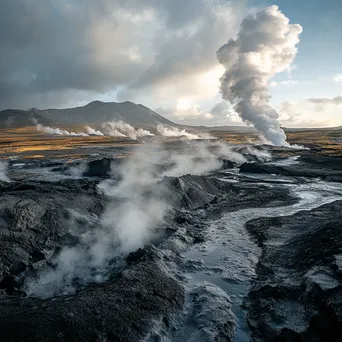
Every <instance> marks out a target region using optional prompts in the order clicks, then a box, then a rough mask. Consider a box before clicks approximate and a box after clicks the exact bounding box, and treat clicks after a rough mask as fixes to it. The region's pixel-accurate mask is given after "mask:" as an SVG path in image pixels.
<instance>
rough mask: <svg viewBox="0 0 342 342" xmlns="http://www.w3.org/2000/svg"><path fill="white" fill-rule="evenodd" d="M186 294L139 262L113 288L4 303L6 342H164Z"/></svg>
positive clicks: (1, 322)
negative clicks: (146, 340) (162, 333)
mask: <svg viewBox="0 0 342 342" xmlns="http://www.w3.org/2000/svg"><path fill="white" fill-rule="evenodd" d="M183 301H184V290H183V288H182V286H180V285H179V283H177V282H176V281H175V280H174V279H172V278H170V277H169V276H167V275H166V274H165V273H164V272H162V270H161V269H160V267H159V266H158V263H157V262H154V261H141V262H137V263H135V264H133V265H131V267H129V268H127V269H126V270H124V271H123V272H122V274H121V276H120V277H119V278H118V279H116V280H113V281H112V282H110V283H106V284H103V285H97V286H93V287H88V288H86V289H84V290H82V291H80V292H79V293H77V294H76V295H74V296H64V297H58V298H54V299H50V300H41V299H37V298H21V299H17V298H8V299H4V300H2V301H0V339H1V340H2V341H36V342H43V341H56V342H57V341H70V342H71V341H122V342H124V341H127V342H133V341H141V340H142V339H144V338H147V337H149V340H153V341H158V340H159V339H160V336H159V333H158V331H155V332H154V333H151V330H152V328H153V327H154V324H158V325H161V326H162V327H161V326H159V327H158V328H159V329H161V328H162V329H163V330H165V331H167V330H168V329H169V327H170V322H171V320H172V316H173V315H174V314H176V313H177V311H178V310H180V309H181V308H182V306H183Z"/></svg>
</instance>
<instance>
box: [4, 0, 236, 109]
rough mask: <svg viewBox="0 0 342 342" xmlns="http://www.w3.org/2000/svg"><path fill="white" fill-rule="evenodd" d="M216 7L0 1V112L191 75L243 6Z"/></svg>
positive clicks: (150, 0)
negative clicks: (6, 109) (10, 108)
mask: <svg viewBox="0 0 342 342" xmlns="http://www.w3.org/2000/svg"><path fill="white" fill-rule="evenodd" d="M219 3H220V2H219V1H215V0H209V1H208V0H188V1H183V0H160V1H157V0H146V1H138V0H126V1H124V0H111V1H109V0H98V1H92V0H84V1H81V0H61V1H54V0H27V1H22V0H1V2H0V21H1V23H2V30H1V31H0V109H3V108H7V107H17V108H28V107H32V106H36V107H46V106H63V105H65V104H66V103H69V102H70V101H74V102H76V101H82V100H84V99H85V98H89V96H92V97H96V94H101V93H105V92H107V91H112V90H115V89H118V88H123V89H125V88H129V87H130V85H133V86H132V88H134V89H135V87H146V86H149V85H154V84H156V83H160V82H167V81H168V79H170V78H174V77H179V76H180V75H187V74H192V73H195V72H197V71H198V70H201V69H203V68H205V67H207V66H208V65H209V64H210V63H213V62H214V58H215V56H214V52H215V50H216V48H217V46H219V44H220V43H221V41H222V39H224V38H225V37H226V34H223V35H222V37H220V32H226V31H229V30H232V27H233V26H234V25H235V21H237V22H238V21H239V19H238V17H239V16H238V15H236V13H238V12H239V11H240V9H241V8H242V5H241V1H236V3H235V4H231V3H229V2H226V1H223V2H222V4H221V5H220V4H219ZM237 3H239V5H238V4H237ZM210 50H212V51H210ZM89 94H92V95H89Z"/></svg>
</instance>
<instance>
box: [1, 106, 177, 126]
mask: <svg viewBox="0 0 342 342" xmlns="http://www.w3.org/2000/svg"><path fill="white" fill-rule="evenodd" d="M113 120H115V121H119V120H122V121H124V122H126V123H128V124H130V125H132V126H134V127H136V128H151V127H152V128H155V127H157V125H159V124H163V125H170V126H178V125H177V124H175V123H173V122H172V121H170V120H167V119H166V118H164V117H163V116H161V115H159V114H158V113H156V112H154V111H153V110H151V109H149V108H147V107H145V106H143V105H141V104H135V103H133V102H129V101H126V102H101V101H93V102H90V103H88V104H87V105H85V106H82V107H75V108H66V109H43V110H40V109H36V108H33V109H29V110H27V111H25V110H13V109H6V110H3V111H1V112H0V127H1V128H11V127H12V128H17V127H25V126H32V125H34V124H35V123H37V122H38V123H41V124H44V125H53V126H72V125H92V124H93V125H98V124H102V123H104V122H108V121H113Z"/></svg>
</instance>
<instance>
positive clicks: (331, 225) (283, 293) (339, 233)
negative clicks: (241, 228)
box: [245, 201, 342, 342]
mask: <svg viewBox="0 0 342 342" xmlns="http://www.w3.org/2000/svg"><path fill="white" fill-rule="evenodd" d="M341 222H342V201H336V202H334V203H331V204H326V205H323V206H321V207H319V208H316V209H313V210H311V211H301V212H298V213H296V214H294V215H292V216H284V217H277V218H260V219H256V220H252V221H250V222H248V223H247V225H246V227H247V229H248V231H249V232H250V234H251V236H252V237H253V238H254V239H255V241H256V242H257V243H258V244H259V246H260V247H261V248H262V255H261V257H260V260H259V263H258V266H257V270H256V273H257V277H256V279H255V280H254V281H253V282H252V287H251V290H250V292H249V294H248V298H247V299H246V301H245V304H246V305H247V307H248V322H249V324H250V325H251V327H252V328H253V334H254V338H255V339H257V340H261V341H284V342H285V341H340V340H341V338H342V275H341V272H340V267H341V262H340V261H341V250H342V224H341Z"/></svg>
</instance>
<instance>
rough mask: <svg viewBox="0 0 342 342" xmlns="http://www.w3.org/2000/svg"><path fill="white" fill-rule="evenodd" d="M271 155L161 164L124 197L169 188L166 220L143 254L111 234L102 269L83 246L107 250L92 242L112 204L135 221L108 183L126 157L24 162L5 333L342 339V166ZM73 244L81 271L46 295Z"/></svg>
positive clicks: (6, 207)
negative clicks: (185, 165)
mask: <svg viewBox="0 0 342 342" xmlns="http://www.w3.org/2000/svg"><path fill="white" fill-rule="evenodd" d="M259 149H260V147H259ZM240 151H247V150H246V149H244V148H241V149H240ZM273 152H274V153H273V154H274V158H273V160H271V161H267V162H266V161H264V162H260V158H259V157H257V156H256V155H248V152H243V153H244V154H245V157H246V159H247V160H248V162H246V163H244V164H242V165H241V166H239V167H237V163H236V161H234V162H231V161H229V160H228V159H220V163H218V164H217V165H218V167H217V169H215V170H214V171H210V172H205V173H204V174H203V175H191V174H181V175H177V176H168V175H167V173H165V171H166V170H168V168H171V167H174V163H175V162H174V161H172V162H169V161H167V163H166V164H156V165H153V167H152V168H151V169H153V177H156V180H155V183H153V184H152V185H149V186H147V187H146V184H145V183H144V182H143V181H142V182H141V183H139V182H136V180H137V179H136V178H137V177H135V178H134V179H133V181H134V182H136V183H134V184H136V186H141V187H142V188H143V191H140V192H139V191H137V195H136V196H135V197H134V196H132V193H131V192H132V191H133V192H134V191H135V189H136V188H135V187H133V188H124V189H128V190H126V192H127V193H124V195H127V196H128V198H130V199H131V200H132V202H134V201H138V202H139V201H140V200H141V197H143V199H145V200H146V201H150V200H151V198H152V197H153V196H159V197H157V198H160V200H163V201H166V203H167V210H166V214H165V217H163V220H161V221H160V222H159V221H158V224H157V225H156V226H155V227H153V230H151V231H152V232H153V235H152V236H150V237H149V238H148V239H147V238H146V240H145V241H144V243H143V246H142V248H140V249H135V250H133V251H132V252H129V251H125V250H122V249H120V245H119V244H118V242H117V241H116V240H115V238H116V237H117V235H115V234H113V235H105V236H106V238H107V239H108V238H112V239H113V241H111V244H108V245H106V246H107V247H106V248H108V246H110V248H111V249H110V254H109V255H110V258H109V260H107V263H106V264H105V265H96V264H94V263H93V261H94V260H90V259H89V260H88V259H87V260H78V259H77V257H75V255H74V254H72V253H73V252H74V251H75V250H76V249H77V250H78V251H81V252H82V254H79V255H82V256H89V255H90V254H89V253H88V252H89V250H91V249H92V248H93V247H96V248H98V246H93V245H91V244H90V243H89V241H88V240H87V239H89V236H91V237H94V236H95V235H96V236H101V234H105V233H106V230H105V228H106V227H105V226H104V224H103V220H102V217H103V215H104V213H105V212H106V210H107V211H108V208H111V209H112V210H113V211H114V212H115V213H116V215H118V216H120V217H118V219H120V218H121V216H122V215H123V216H124V215H125V213H121V212H116V211H115V208H116V207H117V206H119V205H120V201H124V200H125V198H126V197H124V196H123V197H120V198H116V197H115V196H116V195H115V193H114V195H113V194H109V193H106V192H103V191H102V189H103V186H102V185H103V184H111V186H112V187H115V186H117V184H120V182H122V179H124V175H122V174H118V173H117V170H118V169H119V168H120V167H121V165H123V164H124V163H125V160H117V159H116V160H114V161H113V160H112V159H109V158H105V159H102V158H99V159H98V160H96V159H94V158H91V160H90V162H86V161H77V162H74V163H66V162H63V161H61V160H60V161H58V163H55V162H54V161H50V162H49V163H46V162H45V164H43V163H42V162H39V163H37V164H34V163H33V165H32V166H28V165H25V166H24V167H23V168H21V169H20V170H17V169H15V167H13V168H12V169H11V170H12V173H11V172H10V173H9V175H10V176H13V178H12V179H16V181H13V182H11V183H6V182H1V183H0V340H1V341H152V342H155V341H173V342H181V341H190V342H193V341H196V342H202V341H203V342H207V341H222V342H223V341H239V342H244V341H249V340H256V341H339V340H341V339H342V326H341V323H340V322H341V319H342V317H341V312H342V306H341V305H342V291H341V290H342V273H341V272H342V254H341V253H342V252H341V251H342V236H341V234H342V233H341V232H342V229H341V228H342V227H341V219H342V217H341V212H342V187H341V184H340V183H339V182H340V181H341V174H342V166H341V163H340V161H341V160H340V158H338V157H326V156H322V155H320V156H317V158H316V157H315V152H314V151H311V152H305V151H304V152H303V153H301V156H300V155H293V154H292V155H291V157H290V158H284V157H283V154H282V153H283V152H282V151H280V150H279V151H276V150H275V151H273ZM284 153H285V154H286V153H287V151H285V152H284ZM291 153H293V152H292V151H291ZM201 158H202V157H201ZM258 158H259V159H258ZM127 159H128V158H127ZM258 160H259V161H258ZM211 162H212V161H211ZM151 163H152V162H151ZM201 165H202V164H201ZM74 166H77V168H78V169H77V170H78V174H77V175H75V174H74V171H73V168H74ZM196 166H198V165H197V164H196ZM191 171H192V172H191V173H196V172H195V171H196V169H195V167H194V168H193V170H191ZM137 174H138V178H139V177H141V178H142V179H143V177H145V175H144V174H143V172H138V173H137ZM158 175H160V177H158ZM49 177H51V179H50V180H49ZM108 178H110V179H108ZM138 180H139V179H138ZM106 182H108V183H106ZM99 184H100V186H99ZM129 196H131V197H129ZM139 203H140V202H139ZM153 203H154V202H153ZM156 203H158V201H157V202H156ZM156 206H157V204H156ZM158 208H159V207H158ZM134 214H136V213H135V212H134V211H133V212H132V213H131V215H134ZM153 214H154V213H153V212H151V213H150V215H151V216H153ZM139 218H140V216H137V218H136V219H135V222H136V223H137V226H138V227H140V226H139ZM113 220H114V221H116V217H115V218H114V219H113ZM114 223H115V222H113V224H114ZM89 232H90V233H91V234H93V235H89ZM136 234H139V231H136ZM99 241H101V240H99ZM66 248H70V250H67V251H69V252H70V253H71V254H66V255H67V256H68V258H70V260H72V262H73V263H74V264H73V267H70V270H69V271H68V272H69V273H70V274H69V273H65V274H64V273H63V274H62V275H61V276H60V277H56V278H52V279H55V281H52V285H53V286H54V290H53V291H52V292H51V291H49V288H48V287H46V293H45V294H44V290H45V286H47V285H46V284H45V283H44V281H45V280H46V277H45V278H44V277H43V276H44V275H45V276H46V275H49V274H52V275H53V274H54V272H58V271H60V269H59V268H58V267H59V265H58V264H57V261H58V260H60V259H58V258H59V257H60V256H61V255H63V253H62V252H63V251H65V249H66ZM73 248H74V249H73ZM107 252H108V251H107ZM97 253H99V254H101V248H100V249H98V250H97ZM77 255H78V254H77ZM77 255H76V256H77ZM68 260H69V259H67V260H64V262H65V264H63V265H67V264H68ZM87 263H89V265H90V264H91V265H90V266H89V267H88V268H87V267H86V266H87ZM103 268H105V269H103ZM49 272H50V273H49ZM73 272H75V273H73ZM86 272H87V274H86ZM100 275H101V277H100ZM38 285H39V291H36V292H35V287H36V286H38ZM49 286H51V284H50V283H49ZM29 289H30V290H29ZM246 316H247V318H246ZM248 324H249V325H248Z"/></svg>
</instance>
